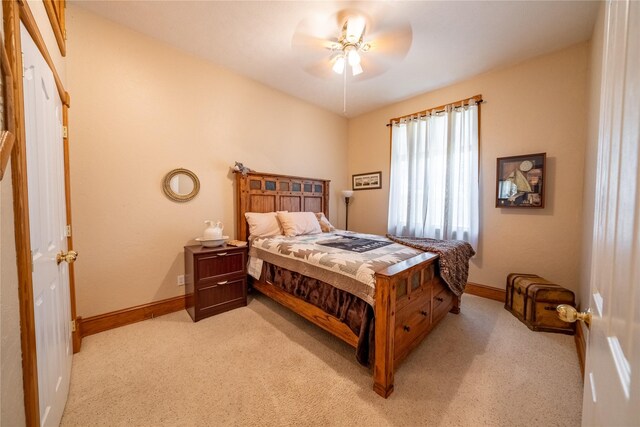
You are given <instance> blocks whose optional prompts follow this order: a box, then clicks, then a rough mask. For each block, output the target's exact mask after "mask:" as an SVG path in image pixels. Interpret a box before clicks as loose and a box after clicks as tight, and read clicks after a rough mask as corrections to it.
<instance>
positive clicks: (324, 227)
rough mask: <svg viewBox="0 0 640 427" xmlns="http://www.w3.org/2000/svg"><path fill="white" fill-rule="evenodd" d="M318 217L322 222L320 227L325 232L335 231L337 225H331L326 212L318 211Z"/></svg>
mask: <svg viewBox="0 0 640 427" xmlns="http://www.w3.org/2000/svg"><path fill="white" fill-rule="evenodd" d="M316 218H318V222H319V223H320V228H321V229H322V232H323V233H328V232H329V231H335V229H336V228H335V227H334V226H333V225H331V223H330V222H329V220H328V219H327V217H326V216H324V212H316Z"/></svg>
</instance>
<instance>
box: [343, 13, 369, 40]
mask: <svg viewBox="0 0 640 427" xmlns="http://www.w3.org/2000/svg"><path fill="white" fill-rule="evenodd" d="M365 25H366V21H365V18H364V16H361V15H356V16H352V17H350V18H349V19H348V20H347V31H346V34H345V38H346V39H347V41H348V42H349V43H357V42H358V41H359V40H360V38H361V37H362V35H363V34H364V28H365Z"/></svg>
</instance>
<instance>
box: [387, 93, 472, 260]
mask: <svg viewBox="0 0 640 427" xmlns="http://www.w3.org/2000/svg"><path fill="white" fill-rule="evenodd" d="M391 135H392V138H391V188H390V194H389V223H388V231H389V233H390V234H395V235H399V236H410V237H432V238H435V239H443V240H450V239H454V240H466V241H467V242H469V243H470V244H471V245H472V246H473V247H474V248H477V243H478V222H479V220H478V216H479V214H478V210H479V206H478V203H479V200H478V106H477V105H476V104H475V102H474V101H473V100H471V101H470V105H469V106H465V107H448V108H447V109H446V111H445V112H441V113H435V112H433V113H431V114H428V115H427V116H426V117H420V118H418V117H411V118H408V119H406V120H402V121H401V122H399V123H394V124H393V126H392V131H391Z"/></svg>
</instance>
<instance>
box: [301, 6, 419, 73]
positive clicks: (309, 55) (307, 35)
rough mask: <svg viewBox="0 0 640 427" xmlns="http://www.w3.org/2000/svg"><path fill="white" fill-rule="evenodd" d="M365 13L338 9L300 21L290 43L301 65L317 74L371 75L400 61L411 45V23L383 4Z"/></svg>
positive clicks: (383, 70)
mask: <svg viewBox="0 0 640 427" xmlns="http://www.w3.org/2000/svg"><path fill="white" fill-rule="evenodd" d="M371 12H372V14H373V16H372V15H367V14H365V13H363V12H361V11H356V10H341V11H338V12H337V13H334V14H331V15H324V16H321V15H319V14H315V15H313V16H311V17H308V18H307V19H305V20H303V21H301V22H300V23H299V24H298V27H297V28H296V31H295V33H294V35H293V38H292V42H291V47H292V50H293V53H294V55H295V58H296V60H297V61H299V62H300V63H301V65H302V67H303V68H304V69H305V70H306V71H307V72H309V73H310V74H313V75H315V76H318V77H323V78H330V77H331V76H332V75H335V74H341V75H343V74H344V75H345V76H346V75H351V76H353V77H356V76H357V78H358V79H365V78H371V77H373V76H375V75H378V74H381V73H383V72H385V71H387V70H388V69H389V68H391V67H392V66H393V65H394V64H397V63H399V62H400V61H402V59H403V58H404V57H405V56H406V54H407V52H408V51H409V48H410V47H411V41H412V31H411V25H410V24H409V23H408V22H406V20H404V18H402V17H396V16H394V14H393V13H389V10H386V9H385V8H378V9H377V10H372V11H371Z"/></svg>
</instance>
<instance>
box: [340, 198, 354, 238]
mask: <svg viewBox="0 0 640 427" xmlns="http://www.w3.org/2000/svg"><path fill="white" fill-rule="evenodd" d="M342 195H343V196H344V203H345V205H347V218H346V219H345V223H344V229H345V230H348V229H349V200H351V197H353V191H351V190H342Z"/></svg>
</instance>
